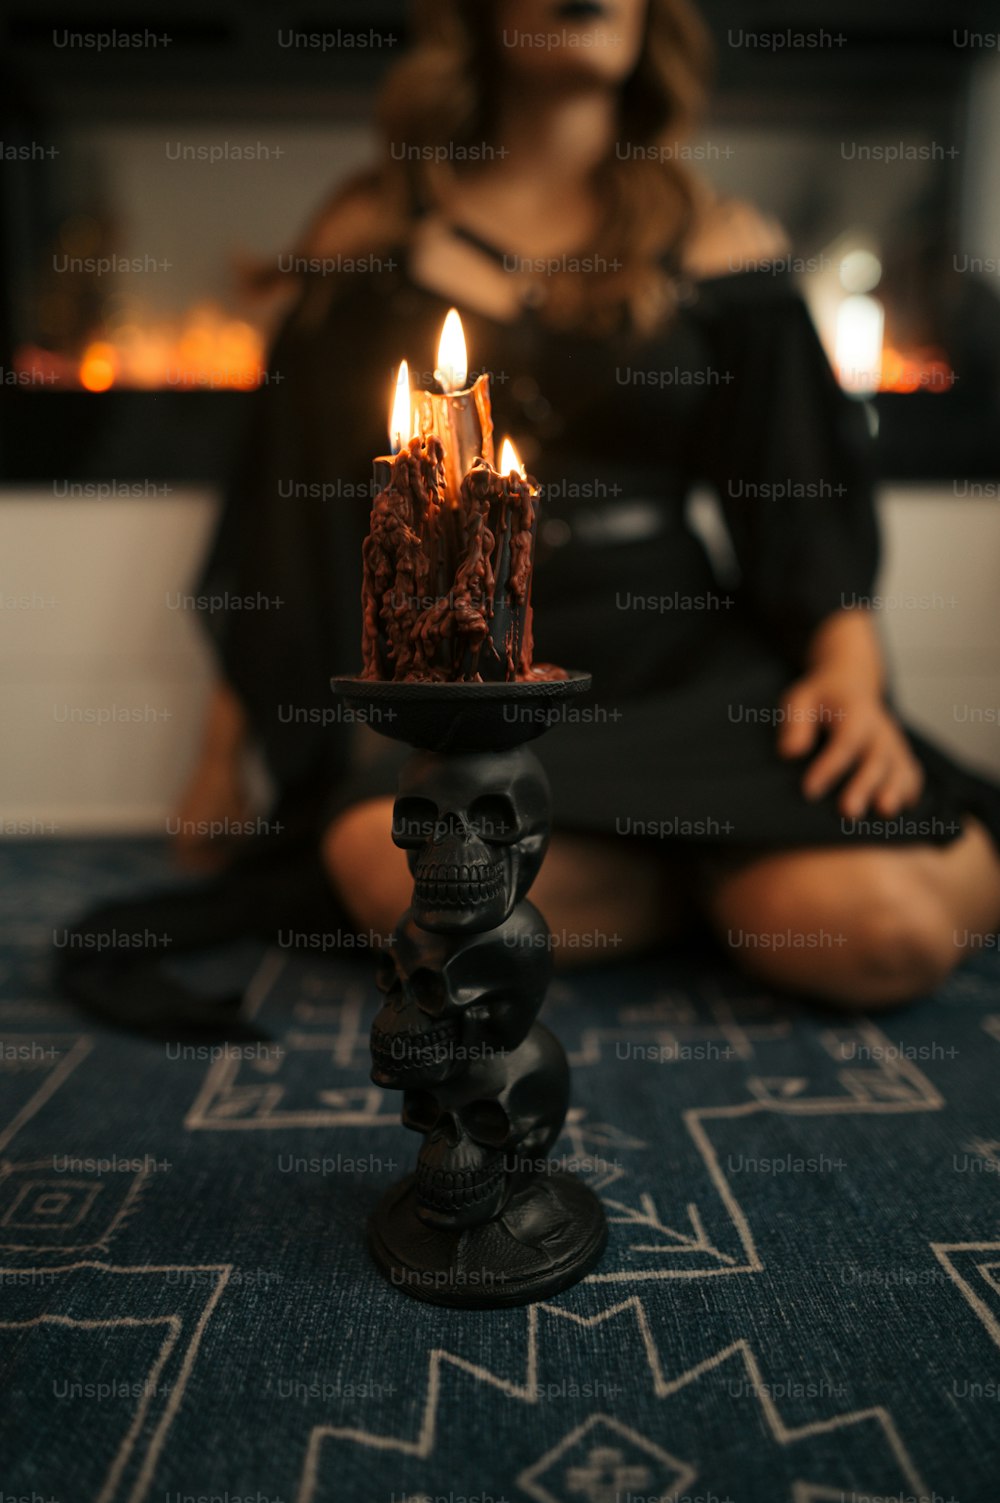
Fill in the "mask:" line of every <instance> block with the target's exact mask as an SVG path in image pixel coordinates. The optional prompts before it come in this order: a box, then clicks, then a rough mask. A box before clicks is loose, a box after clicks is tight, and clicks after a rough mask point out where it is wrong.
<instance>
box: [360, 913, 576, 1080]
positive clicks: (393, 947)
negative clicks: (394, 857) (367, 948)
mask: <svg viewBox="0 0 1000 1503" xmlns="http://www.w3.org/2000/svg"><path fill="white" fill-rule="evenodd" d="M551 975H552V950H551V946H550V944H549V931H548V926H547V925H546V923H545V920H544V919H543V918H542V916H541V914H540V913H539V912H538V909H537V908H534V907H533V906H532V904H531V903H528V902H522V903H519V904H518V905H517V907H516V908H515V910H514V912H513V913H512V914H511V916H510V918H509V919H508V920H507V921H506V923H504V924H502V925H501V926H500V928H499V929H496V930H491V931H489V932H488V933H485V934H472V935H469V936H455V937H449V936H445V935H436V934H429V933H425V932H424V931H423V930H421V929H419V928H418V927H417V925H416V924H415V923H414V922H413V919H412V917H411V916H410V915H409V914H408V915H407V916H406V918H405V919H404V921H403V923H402V925H401V926H400V928H399V930H398V931H397V933H396V934H394V935H393V938H392V942H391V944H390V946H389V948H388V950H386V951H384V952H383V954H382V955H381V957H380V959H379V968H378V973H377V980H378V985H379V988H380V990H381V991H382V992H383V993H384V994H385V1002H384V1004H383V1006H382V1008H381V1011H380V1012H379V1013H378V1016H377V1017H376V1018H375V1021H374V1023H373V1024H372V1036H371V1050H372V1080H374V1082H375V1084H376V1085H380V1086H383V1087H390V1088H392V1087H397V1088H398V1087H403V1086H415V1085H435V1084H437V1083H439V1082H440V1081H442V1080H446V1079H448V1078H449V1077H450V1076H452V1075H454V1074H455V1073H456V1072H457V1071H459V1070H462V1069H464V1068H465V1067H466V1066H467V1065H468V1064H469V1062H470V1061H472V1060H476V1059H481V1058H483V1057H485V1056H488V1055H489V1054H491V1053H494V1052H496V1051H499V1050H504V1049H516V1048H517V1046H518V1045H519V1044H520V1043H521V1042H522V1041H523V1039H524V1037H525V1034H526V1033H527V1031H528V1029H529V1028H530V1027H531V1025H532V1023H533V1022H534V1021H535V1018H536V1016H537V1015H538V1010H539V1008H540V1007H541V1005H542V1002H543V1000H544V998H545V992H546V988H547V987H548V984H549V981H550V979H551Z"/></svg>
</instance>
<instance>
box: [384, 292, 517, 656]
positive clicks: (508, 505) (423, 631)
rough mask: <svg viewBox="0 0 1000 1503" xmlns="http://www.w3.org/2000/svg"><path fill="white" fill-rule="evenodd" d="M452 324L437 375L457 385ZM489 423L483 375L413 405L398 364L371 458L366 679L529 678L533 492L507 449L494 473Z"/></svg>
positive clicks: (458, 357)
mask: <svg viewBox="0 0 1000 1503" xmlns="http://www.w3.org/2000/svg"><path fill="white" fill-rule="evenodd" d="M449 326H450V329H451V333H450V334H449V336H448V338H445V337H444V336H443V337H442V341H441V344H440V346H439V353H438V372H437V375H438V378H439V381H440V384H441V385H443V386H445V387H454V386H458V387H461V386H462V384H463V383H464V381H465V379H466V355H465V342H464V337H462V336H461V324H460V322H459V321H458V315H457V314H455V315H454V318H452V316H451V315H449V320H446V331H447V329H448V327H449ZM449 340H450V341H451V342H449ZM456 340H457V342H456ZM414 407H415V409H416V415H415V416H414V415H413V412H414ZM414 427H417V428H418V433H417V434H415V435H414V436H412V437H407V435H409V434H410V432H411V430H412V429H413V428H414ZM492 427H493V425H492V418H491V414H490V403H489V378H488V377H487V376H485V375H484V376H481V377H480V378H479V380H478V381H477V382H476V383H475V384H474V385H473V387H471V388H470V389H468V390H466V391H445V392H444V393H420V394H418V396H417V399H416V402H415V404H413V406H411V397H410V390H409V375H408V370H407V368H406V365H405V362H404V364H403V365H402V366H401V367H400V370H399V374H398V376H397V378H396V383H395V387H394V392H393V400H392V409H391V415H390V420H389V434H390V442H391V446H392V449H393V454H392V455H391V456H389V457H383V458H380V459H378V460H376V461H375V479H376V484H377V486H378V487H379V491H378V494H377V495H376V497H375V500H374V504H373V506H372V514H371V530H370V533H369V536H368V538H367V540H366V542H365V545H364V586H363V599H364V674H365V677H368V678H381V679H394V680H397V681H399V680H410V681H416V680H431V681H442V680H452V681H462V680H464V681H470V682H476V681H482V680H483V679H489V680H511V679H515V678H520V677H525V676H527V675H528V674H529V673H530V672H531V650H532V641H531V606H530V594H531V565H532V553H533V545H534V533H535V500H536V498H537V494H538V492H537V487H535V485H534V483H533V482H531V481H529V480H528V478H527V477H526V476H525V474H524V470H523V468H522V466H521V464H520V461H519V459H518V457H517V454H516V452H515V451H514V449H513V446H512V445H510V444H509V442H508V443H507V444H506V445H505V446H504V451H503V455H502V460H501V472H500V473H498V472H497V471H496V470H495V469H494V468H493V463H492V458H493V445H492ZM480 451H483V452H480ZM449 474H450V475H451V477H452V479H451V489H449V480H448V476H449ZM456 475H457V476H458V480H457V483H456V480H455V476H456Z"/></svg>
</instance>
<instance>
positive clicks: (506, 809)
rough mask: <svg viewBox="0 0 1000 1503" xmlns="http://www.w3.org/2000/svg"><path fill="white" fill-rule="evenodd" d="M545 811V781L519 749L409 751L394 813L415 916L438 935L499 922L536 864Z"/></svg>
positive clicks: (544, 835) (545, 833) (528, 755)
mask: <svg viewBox="0 0 1000 1503" xmlns="http://www.w3.org/2000/svg"><path fill="white" fill-rule="evenodd" d="M548 812H549V788H548V780H547V779H546V777H545V773H544V772H543V771H542V767H541V764H540V763H539V761H538V759H537V757H536V756H535V755H534V753H533V752H531V751H529V750H528V748H527V747H523V746H521V747H517V748H516V749H515V750H513V751H507V752H476V753H469V752H466V753H462V754H461V755H453V756H443V755H438V754H433V753H429V752H416V753H414V755H413V756H412V757H411V758H410V759H409V761H408V762H407V763H406V765H405V767H404V768H403V771H402V774H401V776H400V780H399V795H398V797H397V799H396V803H395V808H394V810H393V819H392V838H393V840H394V841H395V843H396V845H398V846H400V847H401V848H402V849H403V850H405V851H406V852H407V859H408V861H409V865H410V871H411V872H412V873H413V877H414V893H413V906H412V908H411V910H410V912H411V914H412V917H413V919H414V922H415V923H417V924H419V925H420V927H421V928H422V929H429V930H431V931H432V932H434V933H437V934H457V933H479V932H481V931H483V930H487V929H495V928H497V927H498V925H500V924H502V923H503V922H504V920H505V919H507V918H509V917H510V915H511V913H512V912H513V909H514V906H515V904H516V903H518V902H519V901H520V899H521V898H523V897H524V895H525V893H526V892H527V891H528V888H529V887H530V886H531V884H532V882H533V881H534V879H535V876H536V875H537V872H538V868H539V867H540V865H541V863H542V857H543V856H544V854H545V847H546V845H547V843H548Z"/></svg>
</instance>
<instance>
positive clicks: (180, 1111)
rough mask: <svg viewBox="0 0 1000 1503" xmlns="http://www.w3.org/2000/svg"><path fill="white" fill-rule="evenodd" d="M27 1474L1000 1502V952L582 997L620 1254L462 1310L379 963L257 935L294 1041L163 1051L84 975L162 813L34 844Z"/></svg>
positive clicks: (115, 1482) (597, 1182)
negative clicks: (421, 1280)
mask: <svg viewBox="0 0 1000 1503" xmlns="http://www.w3.org/2000/svg"><path fill="white" fill-rule="evenodd" d="M0 872H2V877H3V882H2V899H0V901H2V908H3V920H4V923H3V933H4V948H3V951H2V955H0V1029H2V1045H0V1080H2V1090H3V1094H2V1111H0V1295H2V1302H3V1313H2V1315H0V1326H2V1329H3V1339H2V1350H3V1367H4V1383H5V1389H6V1399H5V1402H4V1420H3V1444H2V1453H0V1494H2V1497H3V1500H4V1503H6V1500H9V1499H12V1498H15V1497H18V1498H20V1497H25V1496H26V1497H28V1498H30V1499H32V1503H34V1500H36V1499H38V1500H41V1499H46V1500H53V1503H54V1500H59V1503H186V1500H191V1499H199V1500H208V1499H213V1500H219V1503H244V1500H248V1499H253V1500H254V1503H264V1500H267V1503H276V1500H278V1499H281V1500H282V1503H402V1500H404V1499H408V1500H411V1503H416V1500H425V1499H431V1500H435V1503H437V1500H446V1503H463V1500H476V1503H500V1500H502V1499H505V1500H508V1503H530V1500H535V1503H653V1500H661V1503H666V1500H669V1503H726V1500H731V1503H784V1500H788V1503H874V1500H881V1499H885V1500H888V1499H895V1500H902V1503H917V1500H920V1503H938V1500H941V1503H945V1500H951V1503H997V1500H998V1499H1000V1092H998V1089H997V1082H998V1079H1000V963H998V959H997V953H996V951H995V950H987V951H986V952H985V953H984V954H982V955H981V956H980V957H978V958H977V959H976V960H975V961H974V962H972V963H971V964H970V965H968V966H967V967H966V968H965V969H963V970H962V971H961V972H960V973H959V974H958V975H956V976H955V977H954V978H953V979H952V980H951V982H950V983H949V984H948V985H947V986H946V987H945V988H944V989H943V990H942V991H941V992H940V993H938V994H937V995H936V996H935V997H934V998H932V999H928V1000H927V1001H924V1002H921V1003H919V1004H917V1005H916V1006H914V1007H912V1008H910V1009H909V1010H907V1011H905V1012H901V1013H898V1014H889V1015H884V1016H882V1017H878V1018H875V1017H873V1018H867V1017H865V1018H849V1019H844V1018H839V1017H837V1016H834V1015H832V1014H820V1013H817V1012H813V1011H809V1010H806V1009H801V1010H800V1009H798V1008H796V1007H794V1006H792V1005H789V1004H787V1003H780V1002H778V1001H776V1000H775V999H774V998H772V997H770V996H768V995H766V994H762V993H760V992H759V991H756V990H754V989H752V988H751V987H750V986H749V985H747V984H746V983H744V982H742V981H740V980H739V979H738V978H737V977H736V976H734V974H733V973H732V972H731V971H730V970H729V969H727V968H726V967H724V965H723V964H722V963H721V962H719V961H713V960H711V959H705V958H699V957H698V956H677V957H670V958H667V959H666V960H665V961H661V962H647V963H643V964H641V965H634V966H625V965H616V966H614V967H608V968H606V969H604V970H595V971H593V972H591V973H589V974H587V975H583V976H580V977H579V978H574V979H572V980H561V981H559V982H558V983H557V985H556V986H555V987H554V988H553V991H552V994H551V996H550V1000H549V1002H548V1004H547V1007H546V1011H545V1014H544V1016H545V1018H546V1020H547V1021H548V1023H549V1025H550V1026H551V1027H552V1028H553V1029H554V1030H555V1031H556V1032H557V1033H558V1034H559V1035H560V1036H561V1038H562V1039H563V1041H564V1043H565V1045H566V1047H567V1049H568V1050H569V1052H570V1054H571V1057H572V1062H573V1065H574V1090H575V1098H574V1105H573V1107H572V1110H571V1115H570V1119H569V1122H568V1124H567V1130H566V1134H565V1138H564V1140H563V1143H562V1145H561V1147H562V1151H564V1152H565V1154H566V1155H567V1156H569V1157H572V1158H573V1159H575V1160H576V1161H577V1164H578V1165H580V1166H582V1170H583V1172H584V1174H585V1176H586V1178H587V1179H588V1180H589V1182H590V1183H591V1184H592V1185H593V1187H594V1188H595V1189H596V1190H597V1191H598V1193H599V1194H600V1195H601V1196H602V1198H603V1200H604V1203H605V1206H606V1208H607V1212H608V1216H609V1218H610V1221H611V1242H610V1245H609V1248H608V1251H607V1253H606V1255H605V1258H604V1260H603V1262H602V1264H601V1266H600V1268H599V1270H598V1271H597V1272H596V1273H595V1274H593V1275H592V1276H591V1277H590V1278H589V1279H588V1280H587V1281H586V1282H585V1283H583V1284H582V1285H580V1286H578V1287H577V1288H576V1289H573V1290H571V1291H570V1292H568V1293H566V1294H563V1295H561V1296H559V1297H558V1298H557V1299H555V1300H554V1301H552V1302H551V1303H550V1304H543V1305H541V1306H537V1307H534V1308H531V1309H520V1310H515V1311H512V1312H505V1313H461V1314H460V1313H456V1312H452V1311H447V1310H441V1309H438V1308H435V1307H433V1306H428V1305H421V1304H417V1303H413V1302H410V1301H409V1300H407V1299H405V1298H404V1297H403V1296H402V1295H401V1294H400V1293H399V1292H398V1291H397V1290H395V1289H393V1288H392V1287H391V1286H390V1285H389V1284H386V1283H384V1282H383V1281H382V1279H381V1278H380V1277H379V1276H377V1275H376V1273H375V1272H374V1270H373V1268H372V1267H371V1266H370V1264H369V1262H368V1257H367V1254H366V1250H365V1246H364V1233H363V1228H364V1221H365V1217H366V1214H367V1213H368V1211H369V1210H370V1209H371V1207H372V1206H373V1205H374V1203H375V1201H376V1200H377V1199H378V1197H379V1195H380V1194H381V1192H382V1190H383V1189H384V1187H385V1186H386V1185H387V1184H388V1183H389V1182H390V1181H391V1180H392V1179H394V1178H397V1177H399V1175H400V1174H401V1173H402V1172H404V1170H408V1169H409V1167H410V1164H411V1162H412V1159H413V1156H414V1146H415V1145H416V1142H417V1140H416V1138H414V1137H413V1136H412V1135H411V1134H409V1133H407V1132H406V1131H404V1130H403V1129H402V1128H401V1127H400V1126H399V1125H398V1120H397V1114H396V1105H397V1099H396V1098H395V1097H393V1096H392V1095H391V1094H389V1093H383V1092H381V1091H378V1090H376V1089H375V1088H374V1087H372V1086H371V1085H370V1084H369V1083H368V1079H367V1068H368V1057H367V1032H368V1025H369V1022H370V1019H371V1016H372V1014H373V1011H374V1009H375V999H376V993H375V989H374V987H373V985H372V983H371V979H370V969H371V967H370V958H369V959H368V960H366V959H364V958H361V957H357V958H353V959H351V960H336V959H327V960H323V959H322V958H319V957H316V958H312V957H307V958H306V957H303V955H302V954H301V953H293V952H291V951H282V950H276V951H271V952H268V953H266V954H261V953H260V952H259V951H256V950H251V949H247V950H246V951H230V952H228V953H226V954H224V955H220V956H217V957H213V958H212V960H211V962H209V961H207V960H206V961H204V962H200V963H199V968H200V972H201V975H202V976H203V978H204V980H205V981H206V983H211V984H212V985H218V984H219V982H220V981H224V982H225V983H226V984H231V983H232V982H234V981H235V982H237V983H239V984H244V983H246V982H247V981H250V983H251V990H250V1000H249V1004H248V1005H249V1007H250V1008H251V1010H252V1011H253V1013H254V1014H255V1016H256V1018H257V1020H258V1022H259V1023H260V1025H261V1027H262V1028H263V1029H264V1030H265V1031H266V1032H267V1033H268V1034H270V1035H271V1036H272V1037H273V1038H274V1040H275V1041H276V1042H275V1043H274V1044H249V1045H248V1044H244V1045H242V1046H240V1047H239V1048H235V1047H231V1048H229V1049H228V1050H227V1049H225V1048H223V1047H222V1046H210V1045H201V1046H186V1047H185V1048H183V1049H182V1048H180V1047H179V1046H177V1045H169V1044H167V1045H165V1044H155V1043H151V1042H149V1041H144V1040H139V1039H133V1038H130V1037H128V1036H126V1035H123V1034H119V1033H113V1032H111V1031H110V1030H104V1029H102V1028H100V1027H98V1026H97V1025H94V1024H92V1023H91V1022H90V1021H89V1020H85V1019H82V1018H81V1017H80V1016H79V1015H77V1014H76V1013H75V1012H74V1010H73V1009H72V1008H71V1007H70V1006H68V1005H67V1004H65V1003H63V1002H61V1001H59V1000H58V999H57V997H56V996H55V994H54V992H53V988H52V985H51V982H50V979H49V972H50V946H51V943H52V939H53V934H55V935H56V936H57V937H58V935H59V933H60V931H61V929H62V928H63V926H64V925H65V924H66V923H67V921H69V920H70V919H71V918H73V917H74V916H75V915H76V914H77V913H78V912H79V911H80V909H81V908H82V907H84V906H85V905H87V904H89V903H91V902H93V901H94V900H95V899H97V898H101V897H104V896H112V895H114V896H120V895H126V894H129V893H136V892H139V891H141V890H143V889H144V888H150V887H156V886H157V885H161V884H162V882H163V880H164V878H165V876H166V865H165V862H164V859H163V856H162V854H161V853H160V851H159V850H158V849H157V848H156V847H155V846H152V845H148V844H144V843H135V842H128V843H125V842H120V843H75V844H73V843H53V844H26V845H18V846H12V845H7V846H6V847H5V848H4V850H3V851H2V852H0Z"/></svg>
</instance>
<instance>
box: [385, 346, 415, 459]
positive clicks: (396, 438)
mask: <svg viewBox="0 0 1000 1503" xmlns="http://www.w3.org/2000/svg"><path fill="white" fill-rule="evenodd" d="M412 431H413V423H412V421H411V419H410V367H409V366H408V365H407V363H406V361H405V360H403V361H402V362H401V363H400V367H399V374H398V375H397V377H396V386H395V390H394V393H393V399H392V410H391V412H390V414H389V445H390V448H391V450H392V453H393V454H398V453H399V451H400V449H401V448H402V447H403V445H404V444H405V443H406V441H407V439H408V438H409V437H410V434H411V432H412Z"/></svg>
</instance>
